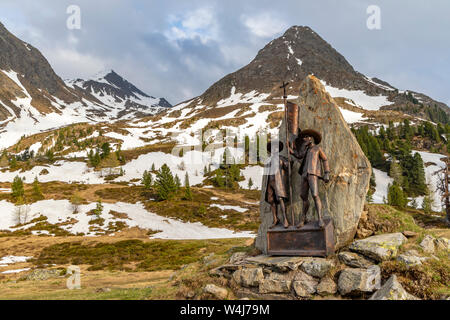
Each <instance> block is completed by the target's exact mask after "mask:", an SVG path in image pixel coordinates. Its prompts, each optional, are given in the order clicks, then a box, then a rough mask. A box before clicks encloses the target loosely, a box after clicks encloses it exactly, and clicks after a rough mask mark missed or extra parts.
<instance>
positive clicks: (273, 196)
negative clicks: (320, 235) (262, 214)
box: [265, 121, 330, 229]
mask: <svg viewBox="0 0 450 320" xmlns="http://www.w3.org/2000/svg"><path fill="white" fill-rule="evenodd" d="M289 122H290V121H288V124H289ZM291 122H292V121H291ZM294 125H295V124H294ZM289 140H290V141H289V142H288V152H289V157H290V158H291V159H288V158H286V157H284V156H282V155H281V154H280V153H281V152H282V151H283V149H284V147H285V144H284V143H283V142H278V144H276V143H270V144H268V151H269V152H271V158H270V162H269V163H268V164H267V168H266V174H267V175H268V179H267V188H266V194H265V200H266V201H267V202H268V203H269V204H270V206H271V210H272V215H273V224H272V226H271V227H270V229H273V228H274V227H275V226H277V225H278V224H279V223H280V221H279V218H278V217H279V215H278V213H279V212H278V208H280V209H281V215H282V216H283V226H284V228H288V227H289V226H290V224H289V221H288V219H287V210H286V208H287V204H288V201H289V196H290V194H291V193H292V192H289V188H292V186H290V185H289V184H290V183H291V181H292V177H289V172H291V170H290V167H289V166H291V168H292V165H293V163H294V161H299V162H300V163H301V165H300V169H299V171H298V174H299V175H300V188H299V189H300V197H301V199H302V201H303V208H302V212H301V213H300V221H299V223H298V224H297V225H296V227H297V228H301V227H303V226H304V224H305V220H306V215H307V213H308V210H309V208H310V201H309V194H310V193H311V196H312V198H313V200H314V204H315V207H316V211H317V214H318V225H319V227H320V228H324V221H323V209H322V202H321V200H320V198H319V179H320V180H323V181H324V182H325V183H328V182H329V181H330V167H329V165H328V160H327V157H326V155H325V153H324V152H323V150H322V148H321V147H320V146H319V144H320V142H321V141H322V136H321V134H320V133H319V132H317V131H316V130H313V129H307V130H302V131H301V132H300V133H299V134H291V136H290V139H289ZM269 149H270V150H269ZM290 160H291V161H290ZM322 167H323V168H322ZM322 172H323V173H322ZM291 190H292V189H291ZM293 218H294V217H293ZM292 220H293V219H292ZM294 225H295V221H292V226H294Z"/></svg>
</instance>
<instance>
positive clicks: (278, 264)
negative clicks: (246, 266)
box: [245, 255, 305, 272]
mask: <svg viewBox="0 0 450 320" xmlns="http://www.w3.org/2000/svg"><path fill="white" fill-rule="evenodd" d="M304 260H305V259H304V258H301V257H269V256H265V255H260V256H257V257H251V258H247V259H245V262H246V263H250V264H254V265H257V266H261V267H265V268H269V269H271V270H274V271H281V272H287V271H290V270H292V271H295V270H297V269H298V267H299V266H300V265H301V264H302V263H303V261H304Z"/></svg>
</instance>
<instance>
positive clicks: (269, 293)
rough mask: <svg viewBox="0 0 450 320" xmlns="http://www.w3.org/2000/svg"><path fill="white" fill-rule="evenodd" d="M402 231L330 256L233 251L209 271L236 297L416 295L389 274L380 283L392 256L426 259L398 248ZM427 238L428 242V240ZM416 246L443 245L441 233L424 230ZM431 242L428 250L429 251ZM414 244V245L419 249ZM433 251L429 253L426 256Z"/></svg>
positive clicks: (392, 297) (410, 262) (402, 259)
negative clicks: (436, 235) (384, 264)
mask: <svg viewBox="0 0 450 320" xmlns="http://www.w3.org/2000/svg"><path fill="white" fill-rule="evenodd" d="M406 240H407V239H406V237H405V236H404V235H403V234H402V233H391V234H382V235H377V236H372V237H369V238H366V239H362V240H356V241H354V242H353V243H352V244H351V245H350V246H349V247H348V250H342V251H341V252H339V253H338V254H337V255H336V256H334V257H330V258H327V259H325V258H312V257H269V256H265V255H260V256H256V257H249V256H246V254H245V253H242V252H240V253H235V254H233V256H232V257H231V258H230V260H229V263H228V264H226V265H223V266H221V267H219V268H216V269H213V270H211V271H210V274H211V275H214V276H220V277H225V278H226V279H228V280H229V282H228V283H229V285H230V288H232V290H233V291H234V294H235V296H236V297H238V298H241V299H315V298H318V297H320V298H322V299H323V297H326V298H327V299H348V298H355V297H356V298H358V299H360V298H370V299H371V300H418V298H417V297H415V296H413V295H411V294H410V293H408V292H406V290H405V289H404V288H403V287H402V285H401V284H400V282H399V281H398V279H397V277H396V276H395V275H392V276H391V277H390V278H389V279H388V280H387V281H386V282H385V283H384V284H383V283H382V279H381V270H380V267H379V266H378V264H379V263H381V262H383V261H387V260H394V259H395V260H397V261H400V262H403V263H404V264H405V265H406V266H408V267H409V266H414V265H419V264H421V263H423V262H424V261H426V260H427V259H430V257H424V256H421V255H420V254H419V252H418V251H417V250H413V249H411V250H408V251H406V252H404V253H401V254H400V253H399V252H400V247H401V246H402V245H403V244H404V243H405V242H406ZM430 243H432V244H433V246H431V245H430ZM420 247H421V248H422V250H423V251H424V252H428V253H432V252H434V250H435V249H436V248H439V250H449V241H448V239H446V238H438V239H435V238H433V237H431V236H426V237H425V238H424V240H423V241H422V243H421V244H420ZM431 248H434V249H433V251H430V250H431ZM419 250H420V249H419ZM432 257H433V256H432Z"/></svg>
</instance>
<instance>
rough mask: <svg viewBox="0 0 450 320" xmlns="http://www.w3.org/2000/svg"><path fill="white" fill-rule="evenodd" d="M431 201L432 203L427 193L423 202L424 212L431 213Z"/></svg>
mask: <svg viewBox="0 0 450 320" xmlns="http://www.w3.org/2000/svg"><path fill="white" fill-rule="evenodd" d="M431 203H432V201H431V198H430V196H429V195H426V196H425V197H424V198H423V202H422V210H423V212H425V213H427V214H429V213H431V210H432V209H431Z"/></svg>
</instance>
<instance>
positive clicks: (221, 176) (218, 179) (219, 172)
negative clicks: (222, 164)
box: [213, 168, 225, 188]
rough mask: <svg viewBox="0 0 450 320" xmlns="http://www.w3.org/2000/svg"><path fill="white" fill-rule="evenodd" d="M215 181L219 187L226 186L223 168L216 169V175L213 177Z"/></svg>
mask: <svg viewBox="0 0 450 320" xmlns="http://www.w3.org/2000/svg"><path fill="white" fill-rule="evenodd" d="M213 183H214V185H215V186H216V187H218V188H223V187H225V177H224V174H223V171H222V169H220V168H219V169H217V170H216V176H215V177H214V179H213Z"/></svg>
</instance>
